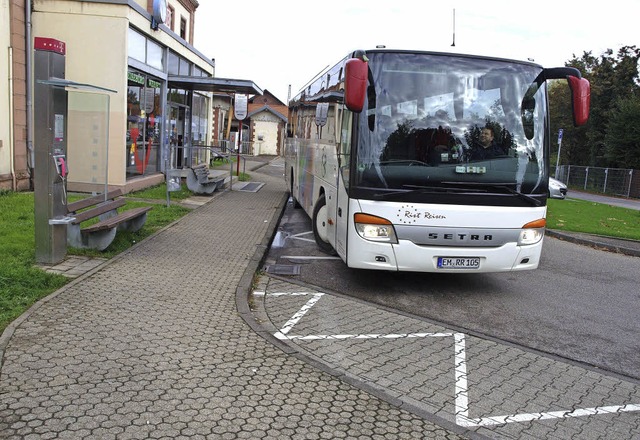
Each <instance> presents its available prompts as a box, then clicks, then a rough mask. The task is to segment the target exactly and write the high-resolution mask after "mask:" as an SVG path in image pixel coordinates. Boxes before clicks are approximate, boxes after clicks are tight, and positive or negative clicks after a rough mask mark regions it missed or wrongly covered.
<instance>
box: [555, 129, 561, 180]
mask: <svg viewBox="0 0 640 440" xmlns="http://www.w3.org/2000/svg"><path fill="white" fill-rule="evenodd" d="M562 131H563V130H562V128H561V129H559V130H558V158H557V159H556V173H555V178H556V179H557V178H558V167H559V166H560V151H561V150H562Z"/></svg>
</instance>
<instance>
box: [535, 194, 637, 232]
mask: <svg viewBox="0 0 640 440" xmlns="http://www.w3.org/2000/svg"><path fill="white" fill-rule="evenodd" d="M547 206H548V208H547V228H549V229H557V230H560V231H573V232H584V233H587V234H596V235H604V236H608V237H618V238H626V239H632V240H640V211H636V210H633V209H626V208H620V207H617V206H609V205H603V204H601V203H595V202H590V201H587V200H578V199H565V200H554V199H549V200H548V201H547Z"/></svg>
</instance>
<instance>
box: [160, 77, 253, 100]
mask: <svg viewBox="0 0 640 440" xmlns="http://www.w3.org/2000/svg"><path fill="white" fill-rule="evenodd" d="M168 81H169V88H174V89H183V90H197V91H201V92H226V93H244V94H247V95H262V89H261V88H260V87H258V86H257V85H255V83H254V82H253V81H250V80H246V79H231V78H212V77H210V76H188V75H169V78H168Z"/></svg>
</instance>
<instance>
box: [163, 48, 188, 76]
mask: <svg viewBox="0 0 640 440" xmlns="http://www.w3.org/2000/svg"><path fill="white" fill-rule="evenodd" d="M167 64H168V73H169V75H190V74H191V63H190V62H189V61H188V60H187V59H186V58H183V57H181V56H180V55H178V54H177V53H175V52H174V51H172V50H170V51H169V57H168V62H167Z"/></svg>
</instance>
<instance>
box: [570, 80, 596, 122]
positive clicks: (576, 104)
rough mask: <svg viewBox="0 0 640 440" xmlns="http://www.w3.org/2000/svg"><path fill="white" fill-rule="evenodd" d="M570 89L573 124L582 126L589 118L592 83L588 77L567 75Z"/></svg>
mask: <svg viewBox="0 0 640 440" xmlns="http://www.w3.org/2000/svg"><path fill="white" fill-rule="evenodd" d="M567 82H568V83H569V89H570V90H571V106H572V108H573V125H575V126H576V127H580V126H581V125H584V124H586V123H587V120H588V119H589V107H590V106H591V84H589V81H588V80H587V79H586V78H578V77H577V76H572V75H569V76H567Z"/></svg>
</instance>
